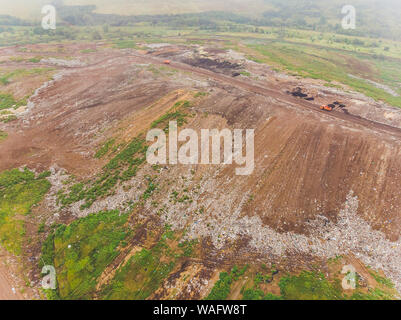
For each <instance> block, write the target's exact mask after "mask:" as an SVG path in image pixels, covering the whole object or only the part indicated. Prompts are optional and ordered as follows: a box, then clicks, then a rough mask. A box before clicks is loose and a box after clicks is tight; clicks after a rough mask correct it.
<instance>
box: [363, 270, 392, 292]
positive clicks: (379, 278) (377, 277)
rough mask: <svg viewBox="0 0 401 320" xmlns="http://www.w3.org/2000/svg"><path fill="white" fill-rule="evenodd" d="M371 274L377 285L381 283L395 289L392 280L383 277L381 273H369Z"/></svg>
mask: <svg viewBox="0 0 401 320" xmlns="http://www.w3.org/2000/svg"><path fill="white" fill-rule="evenodd" d="M369 273H370V275H371V276H372V277H373V278H374V279H375V280H376V281H377V283H380V284H382V285H384V286H386V287H387V288H390V289H393V288H394V283H393V282H392V281H391V280H390V279H387V278H385V277H382V276H381V275H380V274H379V273H377V272H375V271H373V270H371V271H369Z"/></svg>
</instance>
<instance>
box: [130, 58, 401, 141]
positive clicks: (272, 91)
mask: <svg viewBox="0 0 401 320" xmlns="http://www.w3.org/2000/svg"><path fill="white" fill-rule="evenodd" d="M130 55H133V56H135V57H136V58H139V59H141V60H143V61H144V62H146V63H152V64H158V65H163V64H164V62H163V60H162V59H158V58H154V57H149V56H144V55H140V54H133V53H131V54H130ZM169 66H170V67H173V68H176V69H179V70H183V71H188V72H193V73H195V74H197V75H200V76H204V77H205V76H206V77H208V78H210V79H213V80H216V81H220V82H225V83H227V84H230V85H233V86H236V87H239V88H242V89H244V90H246V91H250V92H253V93H256V94H260V95H263V96H267V97H272V98H275V99H277V100H279V101H282V102H285V103H288V104H291V105H295V106H299V107H303V108H305V109H308V110H311V111H314V112H319V113H324V115H325V116H329V117H334V118H337V119H341V120H345V121H347V122H352V123H354V124H356V125H361V126H364V127H367V128H369V129H372V130H376V131H379V132H383V133H386V134H391V135H393V136H397V137H401V129H399V128H396V127H392V126H389V125H386V124H383V123H379V122H375V121H371V120H368V119H365V118H361V117H359V116H356V115H352V114H344V113H342V112H336V111H333V112H327V111H321V110H320V108H319V106H317V105H316V104H313V103H310V102H308V101H305V100H302V99H298V98H294V97H292V96H288V95H286V94H284V93H282V92H281V91H280V90H279V88H265V87H260V86H258V85H255V84H251V83H249V82H245V81H242V80H238V79H234V78H231V77H228V76H225V75H223V74H219V73H215V72H212V71H209V70H206V69H203V68H199V67H194V66H190V65H188V64H184V63H181V62H171V64H170V65H169Z"/></svg>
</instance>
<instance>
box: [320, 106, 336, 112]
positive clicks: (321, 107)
mask: <svg viewBox="0 0 401 320" xmlns="http://www.w3.org/2000/svg"><path fill="white" fill-rule="evenodd" d="M320 110H324V111H333V107H331V106H326V105H323V106H320Z"/></svg>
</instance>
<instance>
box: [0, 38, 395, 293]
mask: <svg viewBox="0 0 401 320" xmlns="http://www.w3.org/2000/svg"><path fill="white" fill-rule="evenodd" d="M27 48H28V53H20V52H18V48H5V49H0V56H1V57H7V56H13V55H22V56H23V55H29V51H31V52H34V51H40V52H41V53H42V55H44V56H46V55H47V56H48V58H47V59H44V60H42V61H41V62H40V64H35V66H32V65H31V64H29V63H27V62H20V63H19V65H18V68H21V67H23V68H32V67H36V68H37V67H38V66H41V67H48V68H54V75H53V80H51V81H48V82H47V81H43V79H39V78H38V79H36V80H32V82H31V83H34V84H35V85H36V86H35V89H36V88H39V87H40V89H38V90H36V92H35V94H34V95H33V96H32V97H31V98H30V99H29V103H28V105H27V108H26V110H23V112H21V113H20V114H18V115H17V116H18V119H17V120H15V121H12V122H9V123H1V122H0V129H1V130H3V131H6V132H7V133H8V137H7V139H6V140H4V141H3V142H1V143H0V170H6V169H11V168H15V167H21V166H25V165H27V166H28V167H29V168H31V169H35V170H37V171H43V170H47V169H49V168H51V171H52V175H51V176H50V177H49V181H50V182H51V183H52V189H51V191H50V194H48V195H47V196H46V199H45V201H44V203H42V205H41V206H40V207H39V208H37V209H35V211H34V215H35V216H34V217H32V216H30V217H29V218H27V219H28V220H29V219H31V220H29V221H30V222H32V223H33V220H37V221H42V220H45V221H46V224H47V225H50V224H52V223H53V222H70V221H72V220H74V219H75V218H77V217H84V216H86V215H88V214H89V213H92V212H97V211H100V210H105V209H107V210H112V209H120V210H124V208H125V207H126V203H127V202H128V201H129V200H132V199H133V200H136V199H138V198H139V195H140V193H141V192H143V190H144V186H143V184H142V183H141V181H144V179H145V176H146V175H147V174H150V173H151V172H152V168H151V167H150V166H148V165H145V166H144V167H143V169H141V170H140V171H139V172H138V175H137V177H135V178H134V179H132V180H130V181H127V182H126V183H124V184H123V185H121V186H118V188H117V189H116V190H115V192H114V193H113V194H112V195H110V196H107V197H104V198H102V199H99V200H97V201H96V202H95V203H94V204H93V205H92V207H91V208H89V209H84V210H81V209H80V205H81V204H82V203H74V204H72V205H70V206H67V207H64V208H61V207H60V206H59V205H58V204H57V203H56V201H55V198H56V194H57V192H58V191H59V190H60V189H61V188H63V187H64V185H66V184H67V183H66V182H65V181H67V180H68V178H69V176H70V175H74V176H75V177H77V179H78V181H83V180H85V179H88V178H93V177H94V176H95V175H96V174H97V173H98V172H99V170H101V168H102V167H103V166H104V165H105V164H106V162H107V160H108V156H106V158H102V159H96V158H95V157H94V153H95V150H98V149H99V147H100V146H102V145H103V144H104V143H105V141H107V140H108V139H110V138H115V139H116V140H117V141H118V142H128V141H130V140H131V139H133V138H134V137H135V136H137V135H138V134H140V133H143V132H146V130H147V129H148V128H149V125H150V124H151V123H152V122H153V121H155V120H156V119H158V118H160V117H161V116H162V115H163V114H165V113H166V112H167V111H168V110H169V109H170V108H171V107H172V106H173V105H174V103H176V102H177V101H180V100H190V101H191V109H190V112H191V114H192V116H191V117H190V118H189V119H188V122H187V123H186V124H185V127H188V128H193V129H196V130H199V131H200V129H204V128H220V129H221V128H224V127H229V128H243V129H245V128H253V129H255V170H254V172H253V174H252V175H250V176H236V175H235V168H236V167H235V166H223V165H219V166H202V165H196V166H182V165H178V166H170V165H168V166H165V167H163V168H162V170H161V171H160V174H159V175H158V177H157V182H158V184H159V191H158V192H157V193H156V194H155V195H154V198H153V199H152V200H153V201H154V202H157V203H158V205H159V207H162V208H164V211H163V214H161V215H160V214H158V209H157V208H155V207H154V206H153V205H152V204H151V203H150V202H149V203H145V205H144V208H145V209H144V210H143V212H141V218H143V219H151V220H152V221H156V222H155V223H159V224H164V223H168V224H170V225H172V228H173V230H182V229H184V228H187V230H188V232H187V233H186V237H187V239H201V241H204V243H203V247H204V250H205V251H204V252H203V253H204V259H202V260H201V261H198V260H189V261H187V264H183V265H181V266H180V267H179V268H177V269H176V270H175V272H174V273H173V274H172V275H171V276H169V277H168V278H167V280H166V282H165V283H163V286H162V288H161V289H160V290H158V291H157V292H155V293H154V296H153V297H154V298H166V297H169V296H170V295H171V290H170V291H169V290H168V288H169V287H171V286H172V285H173V284H174V283H175V282H176V281H177V279H181V278H184V277H185V275H188V274H191V275H193V281H192V282H191V281H189V282H185V281H184V282H182V281H181V282H180V283H181V285H182V288H181V289H182V290H181V291H182V295H181V296H180V297H179V298H200V297H202V296H204V294H205V292H207V290H208V288H209V289H210V286H211V284H213V283H214V282H215V281H216V272H215V270H222V269H223V268H224V265H225V264H227V263H229V261H231V260H233V259H234V257H235V259H237V260H238V259H243V260H244V261H247V260H250V259H258V260H260V261H264V259H269V260H270V261H277V263H282V264H283V265H286V266H287V267H289V268H291V267H294V268H297V267H300V266H304V265H305V264H307V263H308V262H310V261H311V259H312V260H313V259H316V260H319V259H329V258H333V257H335V256H337V255H350V256H351V255H352V257H354V258H353V259H355V260H354V261H361V262H363V263H364V264H367V265H370V266H372V267H374V268H375V269H379V270H383V272H384V274H385V275H386V276H387V277H389V278H390V279H391V280H392V281H394V283H395V284H396V287H397V289H398V290H400V289H401V266H400V263H399V262H400V261H401V239H400V230H401V228H400V227H401V216H400V214H399V212H400V210H401V190H400V187H399V186H400V183H399V182H400V180H401V110H399V109H396V108H392V107H390V106H387V105H385V104H383V103H379V102H375V101H373V100H372V99H369V98H366V97H364V96H363V95H361V94H357V93H352V92H351V93H349V92H348V93H344V92H340V91H339V90H338V89H331V88H327V87H324V86H323V85H322V84H320V83H319V81H316V80H306V79H298V78H296V77H292V76H288V75H283V74H278V73H276V72H274V71H273V70H271V69H270V68H269V67H268V66H266V65H262V64H257V63H255V62H252V61H249V60H247V59H245V58H244V57H243V56H242V55H241V54H239V53H235V52H232V51H226V50H223V49H221V48H217V49H216V48H202V51H205V50H206V51H207V52H208V53H207V54H206V55H205V54H203V53H199V46H171V45H163V46H159V47H155V48H152V50H150V51H146V50H131V49H126V50H116V49H112V48H109V47H107V46H104V45H102V44H98V45H94V44H91V45H84V44H82V45H69V46H67V45H65V46H64V47H63V54H59V56H58V55H57V53H55V52H54V51H53V50H52V49H54V48H53V47H52V46H48V45H46V46H45V45H32V46H27ZM88 48H89V49H96V50H93V52H91V53H86V54H83V53H82V50H83V49H88ZM207 49H209V51H208V50H207ZM47 51H48V53H46V52H47ZM66 55H68V56H72V57H74V60H64V59H63V56H66ZM55 57H56V58H57V59H59V60H55ZM165 59H170V60H171V61H172V62H171V64H170V65H165V64H164V63H163V61H164V60H165ZM13 67H15V62H5V63H3V64H2V68H13ZM240 71H246V72H249V74H250V76H247V75H244V73H242V74H240ZM39 83H40V84H39ZM13 85H14V86H15V88H13V90H22V91H23V90H24V89H23V86H24V84H23V83H22V82H21V83H17V84H16V83H14V84H13ZM18 86H21V87H18ZM297 88H300V89H297ZM25 89H26V88H25ZM29 89H31V88H29ZM26 90H28V89H26ZM294 90H302V92H304V93H305V94H306V95H308V96H309V97H313V100H305V99H304V98H302V97H296V96H293V95H291V94H290V93H291V92H294ZM197 92H202V93H205V94H204V95H202V96H200V97H197V98H194V94H196V93H197ZM21 94H22V93H21ZM333 102H339V103H341V104H342V105H344V106H345V107H344V108H335V110H334V111H332V112H325V111H322V110H320V105H322V104H331V103H333ZM344 109H345V110H344ZM63 182H64V184H63ZM183 190H189V191H188V192H189V194H190V197H191V199H192V202H191V203H185V202H184V203H180V202H178V203H174V202H172V201H169V200H171V197H170V194H171V193H172V192H173V191H178V192H179V193H181V192H183ZM201 207H202V208H204V210H205V213H204V214H203V215H199V213H198V211H197V210H198V208H201ZM29 232H34V231H32V230H31V231H29ZM137 245H138V246H139V247H141V245H143V243H141V242H140V240H138V243H135V244H132V247H129V249H130V250H128V249H127V250H125V251H123V253H122V255H121V256H120V257H119V258H118V259H117V260H116V261H115V263H114V264H113V266H114V268H116V267H117V266H121V264H124V261H127V260H128V258H129V257H130V255H131V256H132V255H133V253H135V252H137V250H138V247H136V246H137ZM233 246H234V247H235V249H233ZM212 247H213V248H215V249H216V251H215V252H216V253H215V255H214V256H212V255H207V254H206V253H207V252H209V251H208V249H207V248H212ZM251 252H252V253H251ZM39 254H40V250H39V249H38V248H36V249H33V250H32V251H31V252H30V256H29V258H31V261H37V259H38V256H39ZM238 255H240V256H242V258H238ZM127 257H128V258H127ZM283 257H285V259H284V260H286V261H284V262H283ZM124 259H125V260H124ZM357 263H359V262H355V264H357ZM109 269H111V270H106V271H105V274H103V275H102V279H104V281H105V282H107V281H108V280H107V279H108V277H110V275H108V274H109V273H112V272H113V271H112V269H113V267H111V268H109ZM34 272H37V270H36V269H34ZM31 277H32V278H33V279H35V281H36V284H38V283H39V280H38V277H37V275H36V276H35V275H34V274H32V275H31ZM194 283H195V284H194ZM0 285H1V289H0V298H3V296H4V298H10V297H13V296H12V293H10V292H9V291H10V290H9V288H10V285H9V283H8V282H7V277H6V275H5V274H4V270H3V269H2V267H1V266H0ZM191 286H192V287H191ZM190 288H192V289H190ZM3 290H4V291H3ZM7 292H8V293H7ZM15 298H20V297H19V296H18V295H16V296H15ZM176 298H177V297H176Z"/></svg>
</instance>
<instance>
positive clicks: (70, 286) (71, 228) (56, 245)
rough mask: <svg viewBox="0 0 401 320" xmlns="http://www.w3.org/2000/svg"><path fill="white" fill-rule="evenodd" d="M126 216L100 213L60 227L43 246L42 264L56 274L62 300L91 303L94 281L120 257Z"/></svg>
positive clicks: (58, 290) (113, 212)
mask: <svg viewBox="0 0 401 320" xmlns="http://www.w3.org/2000/svg"><path fill="white" fill-rule="evenodd" d="M127 218H128V216H127V215H122V214H120V213H119V212H118V211H103V212H99V213H96V214H91V215H89V216H87V217H85V218H81V219H78V220H76V221H74V222H72V223H71V224H70V225H68V226H66V225H60V226H59V227H58V228H57V229H56V230H55V232H54V233H51V234H50V235H49V236H48V238H47V239H46V241H45V242H44V243H43V246H42V256H41V263H42V264H50V265H54V266H55V268H56V271H57V295H58V296H59V297H60V298H61V299H91V298H92V297H93V293H94V292H95V287H96V281H97V279H98V277H99V276H100V275H101V273H102V272H103V270H104V269H105V268H106V267H107V266H108V265H109V264H110V263H111V262H112V261H113V260H114V258H116V256H117V255H118V254H119V252H118V250H117V248H118V246H119V245H120V243H121V242H122V241H123V240H124V239H126V237H127V236H128V232H127V228H126V227H125V224H126V222H127Z"/></svg>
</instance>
